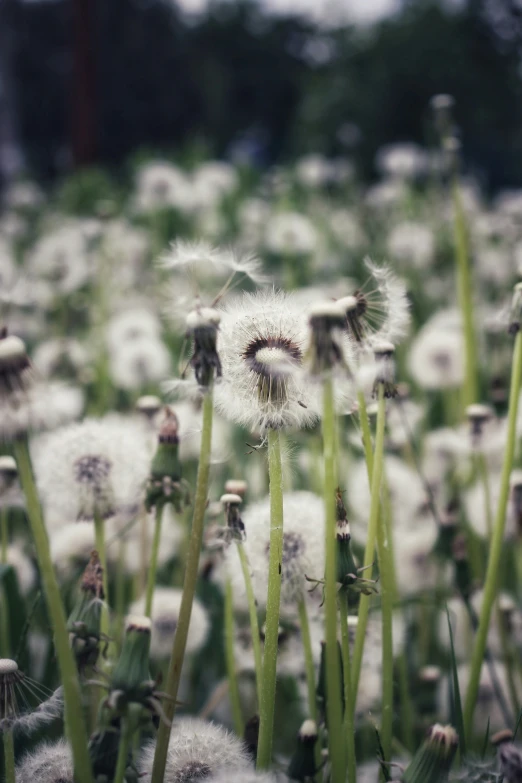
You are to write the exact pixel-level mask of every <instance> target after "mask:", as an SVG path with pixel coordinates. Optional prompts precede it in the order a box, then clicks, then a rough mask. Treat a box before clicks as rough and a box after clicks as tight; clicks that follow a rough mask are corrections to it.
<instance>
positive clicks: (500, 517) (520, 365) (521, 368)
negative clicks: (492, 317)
mask: <svg viewBox="0 0 522 783" xmlns="http://www.w3.org/2000/svg"><path fill="white" fill-rule="evenodd" d="M521 383H522V333H521V332H518V334H517V336H516V338H515V347H514V350H513V369H512V372H511V389H510V394H509V410H508V432H507V442H506V449H505V452H504V464H503V466H502V477H501V481H500V495H499V501H498V507H497V514H496V518H495V524H494V526H493V534H492V536H491V545H490V548H489V560H488V567H487V571H486V581H485V584H484V595H483V600H482V607H481V611H480V620H479V627H478V631H477V635H476V638H475V646H474V649H473V655H472V659H471V673H470V678H469V685H468V691H467V694H466V703H465V707H464V727H465V731H466V735H467V737H469V738H471V729H472V724H473V713H474V711H475V704H476V701H477V695H478V688H479V682H480V670H481V667H482V662H483V660H484V656H485V651H486V642H487V635H488V628H489V622H490V619H491V610H492V608H493V603H494V601H495V596H496V591H497V584H498V572H499V565H500V558H501V554H502V544H503V540H504V527H505V523H506V509H507V503H508V497H509V477H510V474H511V469H512V467H513V455H514V453H515V440H516V424H517V411H518V398H519V394H520V385H521Z"/></svg>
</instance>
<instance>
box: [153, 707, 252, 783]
mask: <svg viewBox="0 0 522 783" xmlns="http://www.w3.org/2000/svg"><path fill="white" fill-rule="evenodd" d="M155 747H156V746H155V743H154V742H149V743H147V744H146V745H145V747H144V748H143V750H142V752H141V755H140V758H139V761H138V768H139V771H140V773H141V774H144V775H147V776H150V774H151V771H152V763H153V760H154V752H155ZM198 769H199V770H201V771H203V770H204V771H205V773H206V774H207V777H209V778H210V776H211V775H215V774H217V773H219V772H224V771H225V770H226V771H227V772H240V771H243V770H251V769H252V762H251V759H250V757H249V755H248V752H247V749H246V746H245V745H244V743H243V741H242V740H241V739H240V738H239V737H236V736H235V735H234V734H232V733H230V732H229V731H227V730H226V729H224V728H223V727H222V726H218V725H217V724H215V723H209V722H206V721H203V720H200V719H199V718H189V717H187V718H180V719H178V720H176V721H175V723H174V725H173V726H172V729H171V741H170V743H169V749H168V755H167V764H166V768H165V783H189V782H190V781H191V780H193V779H194V778H190V777H187V775H188V774H189V773H190V772H191V771H192V774H194V770H198ZM200 779H201V778H200ZM204 779H205V778H204ZM196 780H197V778H196Z"/></svg>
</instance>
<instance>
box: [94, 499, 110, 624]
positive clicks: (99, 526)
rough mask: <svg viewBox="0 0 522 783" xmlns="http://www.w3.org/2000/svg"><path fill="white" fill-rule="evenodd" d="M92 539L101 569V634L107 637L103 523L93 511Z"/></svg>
mask: <svg viewBox="0 0 522 783" xmlns="http://www.w3.org/2000/svg"><path fill="white" fill-rule="evenodd" d="M94 537H95V542H96V549H97V551H98V557H99V558H100V564H101V567H102V579H103V593H104V596H105V601H104V604H103V606H102V612H101V632H102V633H103V634H105V635H106V636H108V635H109V584H108V583H109V580H108V575H107V553H106V549H105V523H104V520H103V519H102V518H101V516H100V515H99V513H98V512H97V511H96V510H95V511H94Z"/></svg>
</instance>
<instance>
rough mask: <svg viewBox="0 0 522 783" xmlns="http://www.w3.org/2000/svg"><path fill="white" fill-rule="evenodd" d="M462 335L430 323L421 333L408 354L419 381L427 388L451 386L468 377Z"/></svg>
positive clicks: (414, 376) (459, 383)
mask: <svg viewBox="0 0 522 783" xmlns="http://www.w3.org/2000/svg"><path fill="white" fill-rule="evenodd" d="M463 350H464V343H463V340H462V334H461V333H460V332H458V331H453V330H449V329H436V328H434V327H433V326H430V325H427V326H425V327H424V328H423V329H421V330H420V332H419V333H418V334H417V337H416V338H415V340H414V342H413V344H412V346H411V349H410V354H409V357H408V365H409V370H410V373H411V376H412V378H413V380H414V381H415V383H417V384H418V385H419V386H420V387H421V388H423V389H451V388H455V387H457V386H460V385H461V384H462V382H463V380H464V369H463V364H462V356H463Z"/></svg>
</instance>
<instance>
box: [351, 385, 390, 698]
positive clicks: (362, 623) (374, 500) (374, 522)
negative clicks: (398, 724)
mask: <svg viewBox="0 0 522 783" xmlns="http://www.w3.org/2000/svg"><path fill="white" fill-rule="evenodd" d="M385 412H386V408H385V402H384V387H383V385H382V384H380V385H379V407H378V411H377V433H376V438H375V453H374V457H373V461H372V478H371V501H370V520H369V523H368V536H367V539H366V548H365V551H364V562H363V567H365V568H368V569H369V566H371V565H372V563H373V561H374V556H375V542H376V539H377V528H378V524H379V505H380V489H381V479H382V473H383V462H384V460H383V456H384V420H385ZM370 600H371V597H370V596H367V595H361V599H360V602H359V615H358V618H359V619H358V623H357V631H356V634H355V645H354V651H353V664H352V674H353V677H352V682H353V687H352V691H353V701H352V709H353V710H355V705H356V703H357V691H358V688H359V678H360V676H361V665H362V657H363V650H364V642H365V638H366V626H367V624H368V614H369V611H370Z"/></svg>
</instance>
